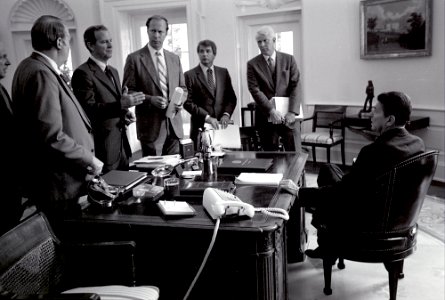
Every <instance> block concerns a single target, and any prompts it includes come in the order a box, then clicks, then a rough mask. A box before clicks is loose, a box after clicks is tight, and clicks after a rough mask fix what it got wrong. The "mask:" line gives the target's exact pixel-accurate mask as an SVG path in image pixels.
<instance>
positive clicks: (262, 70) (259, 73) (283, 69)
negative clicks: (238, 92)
mask: <svg viewBox="0 0 445 300" xmlns="http://www.w3.org/2000/svg"><path fill="white" fill-rule="evenodd" d="M276 54H277V55H276V62H275V67H276V69H275V74H276V76H275V77H276V78H275V82H274V80H273V78H272V74H271V72H270V70H269V66H268V64H267V62H266V60H265V59H264V57H263V55H262V54H260V55H257V56H255V57H254V58H252V59H251V60H249V61H248V62H247V85H248V88H249V92H250V94H251V95H252V97H253V99H254V100H255V102H256V104H257V105H256V114H255V124H256V126H258V127H262V126H268V124H267V123H268V117H269V113H270V111H271V110H272V109H273V108H274V106H273V104H272V103H271V101H270V99H271V98H272V97H275V96H277V97H289V111H290V112H294V113H296V114H298V113H299V108H300V104H301V93H300V89H301V87H300V85H301V84H299V80H300V72H299V70H298V67H297V63H296V61H295V58H294V57H293V56H292V55H289V54H286V53H282V52H278V51H276ZM296 123H298V122H295V124H296ZM269 125H270V124H269Z"/></svg>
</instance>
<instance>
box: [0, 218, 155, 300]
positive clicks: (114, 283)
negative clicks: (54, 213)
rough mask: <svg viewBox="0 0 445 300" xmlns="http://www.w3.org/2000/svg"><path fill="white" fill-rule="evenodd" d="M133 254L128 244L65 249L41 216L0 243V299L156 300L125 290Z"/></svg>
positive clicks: (147, 291) (145, 289)
mask: <svg viewBox="0 0 445 300" xmlns="http://www.w3.org/2000/svg"><path fill="white" fill-rule="evenodd" d="M134 252H135V243H134V242H132V241H129V242H125V241H122V242H104V243H95V244H80V245H69V246H68V245H63V244H62V243H60V241H59V240H58V239H57V238H56V237H55V236H54V234H53V231H52V230H51V228H50V226H49V223H48V220H47V219H46V217H45V216H44V215H43V214H41V213H38V214H35V215H32V216H31V217H30V218H28V219H26V220H24V221H23V222H21V223H20V224H19V225H17V226H16V227H15V228H13V229H11V230H10V231H8V232H7V233H5V234H4V235H2V236H1V237H0V298H1V299H37V295H39V296H38V299H52V300H55V299H94V300H97V299H110V298H111V297H112V296H113V298H112V299H134V300H151V299H153V300H155V299H158V297H159V290H158V288H156V287H153V286H139V287H129V286H133V285H134V284H135V274H134V272H135V269H134ZM105 284H107V286H101V285H105ZM78 286H82V287H83V288H78V289H73V288H74V287H78ZM85 286H91V287H85ZM69 289H71V290H70V291H69V294H61V293H62V292H64V291H65V292H67V290H69ZM101 297H102V298H101Z"/></svg>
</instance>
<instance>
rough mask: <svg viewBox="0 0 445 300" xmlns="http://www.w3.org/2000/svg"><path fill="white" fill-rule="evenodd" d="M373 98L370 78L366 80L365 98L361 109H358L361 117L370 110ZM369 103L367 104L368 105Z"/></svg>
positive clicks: (372, 86)
mask: <svg viewBox="0 0 445 300" xmlns="http://www.w3.org/2000/svg"><path fill="white" fill-rule="evenodd" d="M373 99H374V85H373V84H372V80H368V86H367V87H366V99H365V105H363V109H362V110H360V113H359V116H360V117H362V114H363V115H366V113H370V112H371V111H372V100H373ZM368 103H369V105H368Z"/></svg>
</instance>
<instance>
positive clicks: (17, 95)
mask: <svg viewBox="0 0 445 300" xmlns="http://www.w3.org/2000/svg"><path fill="white" fill-rule="evenodd" d="M31 41H32V47H33V48H34V52H33V53H32V54H31V56H30V57H28V58H26V59H24V60H23V61H22V62H21V63H20V64H19V66H18V67H17V70H16V72H15V74H14V78H13V83H12V99H13V105H14V106H13V110H14V115H15V117H16V118H17V119H16V120H17V124H18V125H17V126H18V130H19V136H20V150H21V151H20V157H21V159H20V161H19V162H21V163H22V165H21V166H19V167H22V168H21V169H22V170H24V171H23V173H22V176H23V178H22V183H24V189H25V192H26V194H27V195H28V196H29V198H30V200H32V201H34V203H35V204H36V206H37V208H38V209H39V210H41V211H43V212H44V213H45V214H46V215H47V216H48V218H49V220H50V221H51V222H52V223H53V225H54V223H56V224H58V221H61V220H62V219H63V217H64V216H66V215H67V214H71V213H73V212H75V211H77V210H78V209H79V205H78V198H79V197H80V196H82V195H84V194H85V191H86V189H85V188H86V183H87V181H88V180H89V179H91V177H92V176H93V175H98V174H100V173H101V170H102V166H103V163H102V162H101V161H100V160H98V159H97V158H96V157H95V156H94V144H93V137H92V135H91V124H90V121H89V120H88V117H87V115H86V114H85V112H84V110H83V108H82V106H81V105H80V104H79V102H78V101H77V99H76V97H75V96H74V94H73V92H72V91H71V89H70V88H69V86H68V85H67V84H66V82H65V81H64V79H63V78H62V76H61V72H60V70H59V67H60V66H61V65H62V64H64V63H65V62H66V60H67V58H68V53H69V49H70V34H69V32H68V28H67V27H66V26H65V25H64V24H63V23H62V20H60V19H59V18H57V17H54V16H42V17H40V18H38V19H37V20H36V21H35V23H34V25H33V27H32V29H31ZM56 229H57V228H56Z"/></svg>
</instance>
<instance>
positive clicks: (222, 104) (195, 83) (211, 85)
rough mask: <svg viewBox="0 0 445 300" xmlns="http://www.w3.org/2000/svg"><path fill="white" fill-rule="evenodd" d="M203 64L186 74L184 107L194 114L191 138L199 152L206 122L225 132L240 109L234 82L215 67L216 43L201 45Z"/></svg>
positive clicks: (220, 69) (226, 73) (224, 69)
mask: <svg viewBox="0 0 445 300" xmlns="http://www.w3.org/2000/svg"><path fill="white" fill-rule="evenodd" d="M197 52H198V56H199V61H200V63H199V65H198V66H196V67H195V68H194V69H192V70H190V71H187V72H185V74H184V76H185V83H186V85H187V90H188V97H187V101H186V102H185V103H184V108H185V109H186V110H187V111H188V112H189V113H190V114H191V115H192V117H191V126H190V138H191V139H192V140H193V143H194V144H195V149H197V139H198V135H199V129H200V128H202V127H204V123H208V124H211V125H212V127H213V128H214V129H219V125H218V122H220V123H221V127H222V128H223V129H225V128H226V127H227V124H228V123H229V121H230V117H231V116H232V113H233V110H234V109H235V107H236V100H237V99H236V95H235V92H234V90H233V87H232V80H231V79H230V75H229V72H228V71H227V69H226V68H221V67H217V66H215V65H213V61H214V60H215V56H216V45H215V43H214V42H213V41H210V40H203V41H200V42H199V43H198V47H197Z"/></svg>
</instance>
